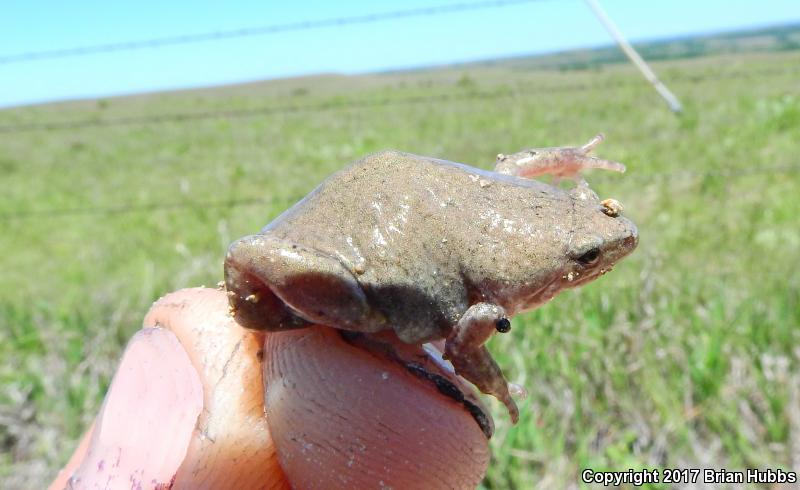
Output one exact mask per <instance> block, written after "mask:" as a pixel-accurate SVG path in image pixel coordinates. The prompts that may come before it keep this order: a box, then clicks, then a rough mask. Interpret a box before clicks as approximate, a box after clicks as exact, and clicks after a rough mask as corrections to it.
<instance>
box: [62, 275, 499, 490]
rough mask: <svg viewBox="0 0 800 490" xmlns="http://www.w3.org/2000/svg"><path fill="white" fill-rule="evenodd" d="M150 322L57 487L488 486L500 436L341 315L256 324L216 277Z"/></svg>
mask: <svg viewBox="0 0 800 490" xmlns="http://www.w3.org/2000/svg"><path fill="white" fill-rule="evenodd" d="M144 325H145V328H144V329H143V330H141V331H140V332H138V333H137V334H136V335H135V336H134V337H133V339H132V340H131V342H130V343H129V344H128V346H127V348H126V350H125V353H124V354H123V357H122V360H121V362H120V366H119V368H118V371H117V374H116V375H115V377H114V380H113V382H112V384H111V386H110V388H109V392H108V394H107V395H106V400H105V401H104V403H103V407H102V409H101V411H100V414H99V415H98V417H97V419H96V421H95V424H94V426H93V428H91V429H90V430H89V431H88V432H87V434H86V435H85V436H84V439H83V441H82V442H81V444H80V445H79V447H78V449H77V450H76V451H75V454H74V455H73V456H72V458H71V459H70V461H69V463H68V464H67V466H66V467H65V468H64V469H63V470H62V471H61V472H60V473H59V475H58V477H57V478H56V480H55V481H54V482H53V483H52V484H51V486H50V488H51V489H61V488H64V487H65V486H69V485H71V486H72V487H71V488H95V487H97V488H137V486H136V484H139V485H141V487H140V488H159V487H158V486H159V485H161V486H160V488H232V487H235V488H237V490H245V489H250V488H270V489H277V488H290V487H294V488H323V487H324V488H339V487H341V488H345V487H346V488H389V487H391V488H474V487H475V486H476V485H477V484H478V483H479V482H480V480H481V479H482V478H483V475H484V473H485V471H486V468H487V465H488V461H489V449H488V444H487V440H486V437H485V436H484V434H483V432H482V431H481V428H480V427H479V426H478V424H477V423H476V422H475V420H473V418H472V416H471V415H470V414H469V413H468V412H467V410H466V409H464V407H463V406H462V405H460V404H458V403H456V402H455V401H454V400H452V399H450V398H447V397H445V396H443V395H442V394H440V393H438V392H437V391H436V389H435V388H433V387H432V386H430V385H428V384H426V383H423V382H421V381H420V380H419V379H417V378H415V377H414V376H412V375H410V374H409V373H408V372H407V371H406V370H405V369H403V368H402V367H401V366H399V365H398V364H397V363H394V362H391V361H389V360H387V359H381V358H380V356H375V355H373V354H371V353H369V352H367V351H365V350H363V349H361V348H358V347H354V346H352V345H350V344H349V343H347V342H345V341H343V340H342V338H341V336H340V335H339V334H338V333H337V332H336V331H335V330H333V329H330V328H327V327H321V326H317V327H312V328H307V329H301V330H295V331H290V332H281V333H277V334H269V333H267V334H264V333H259V332H253V331H250V330H245V329H243V328H241V327H239V326H238V325H237V324H236V323H235V322H233V320H232V319H231V317H230V316H229V315H228V303H227V299H226V297H225V294H224V293H223V292H221V291H218V290H213V289H203V288H196V289H186V290H182V291H178V292H176V293H172V294H169V295H167V296H165V297H164V298H162V299H160V300H159V301H157V302H156V303H155V304H154V306H153V308H152V309H151V310H150V312H149V313H148V314H147V316H146V317H145V321H144ZM154 327H155V328H154ZM262 359H263V363H262ZM262 367H263V374H262ZM265 413H266V414H267V415H266V416H265ZM170 485H172V486H170Z"/></svg>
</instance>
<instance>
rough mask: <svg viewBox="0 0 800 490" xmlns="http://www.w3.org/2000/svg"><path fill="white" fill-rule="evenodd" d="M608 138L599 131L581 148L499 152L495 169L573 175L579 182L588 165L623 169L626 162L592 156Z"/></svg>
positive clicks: (529, 175)
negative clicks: (509, 153)
mask: <svg viewBox="0 0 800 490" xmlns="http://www.w3.org/2000/svg"><path fill="white" fill-rule="evenodd" d="M604 139H605V137H604V136H603V134H602V133H598V134H597V135H595V137H594V138H592V139H591V140H589V142H588V143H586V144H585V145H583V146H580V147H577V148H576V147H559V148H534V149H531V150H524V151H520V152H518V153H514V154H512V155H503V154H500V155H497V163H496V165H495V172H498V173H501V174H505V175H513V176H516V177H523V178H528V179H532V178H535V177H538V176H540V175H545V174H550V175H554V176H555V177H556V178H557V179H561V178H570V179H573V180H576V181H579V180H580V178H579V177H578V174H579V173H580V172H581V170H584V169H588V168H599V169H604V170H612V171H615V172H624V171H625V165H623V164H621V163H619V162H615V161H612V160H604V159H602V158H597V157H593V156H590V155H589V152H591V151H592V150H594V149H595V148H597V146H598V145H599V144H600V143H602V142H603V140H604Z"/></svg>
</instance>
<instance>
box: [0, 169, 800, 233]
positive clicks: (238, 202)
mask: <svg viewBox="0 0 800 490" xmlns="http://www.w3.org/2000/svg"><path fill="white" fill-rule="evenodd" d="M794 172H800V163H797V164H794V165H791V164H788V165H773V166H768V167H748V168H728V169H724V168H723V169H713V170H702V171H698V170H678V171H672V172H651V173H644V174H633V175H628V176H626V177H625V180H637V181H659V180H667V179H678V178H703V177H731V178H736V177H743V176H747V175H758V174H784V173H794ZM274 202H276V199H273V198H242V199H227V200H221V201H197V200H187V201H178V202H158V203H143V204H125V205H116V206H106V207H100V206H98V207H83V208H67V209H41V210H27V211H18V212H11V213H0V220H4V221H11V220H27V219H35V218H45V219H47V218H61V217H75V216H97V215H118V214H131V213H142V212H156V211H182V212H183V211H197V212H202V211H206V210H209V209H220V208H223V209H224V208H235V207H241V206H252V205H257V204H271V203H274Z"/></svg>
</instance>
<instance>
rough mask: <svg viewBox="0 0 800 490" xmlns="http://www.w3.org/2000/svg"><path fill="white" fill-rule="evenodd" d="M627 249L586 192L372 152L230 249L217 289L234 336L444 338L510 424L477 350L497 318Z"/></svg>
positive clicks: (501, 393)
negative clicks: (389, 332) (224, 297)
mask: <svg viewBox="0 0 800 490" xmlns="http://www.w3.org/2000/svg"><path fill="white" fill-rule="evenodd" d="M567 150H569V151H572V150H574V149H571V148H570V149H564V151H567ZM506 173H513V172H506ZM611 214H613V213H611ZM636 244H637V231H636V227H635V226H634V225H633V223H631V222H630V221H629V220H628V219H626V218H623V217H619V216H611V215H609V213H606V212H604V208H603V206H602V205H601V203H600V200H599V199H598V197H597V196H596V195H595V193H594V192H593V191H591V190H590V189H589V188H588V187H587V186H586V185H585V184H579V185H578V186H576V187H575V188H574V189H572V190H570V191H566V190H562V189H559V188H557V187H553V186H550V185H547V184H544V183H541V182H537V181H534V180H530V179H526V178H520V177H516V176H513V175H503V174H501V173H497V172H487V171H484V170H479V169H476V168H472V167H469V166H466V165H462V164H458V163H453V162H447V161H443V160H436V159H432V158H428V157H422V156H416V155H410V154H406V153H400V152H396V151H384V152H381V153H376V154H373V155H369V156H367V157H366V158H364V159H362V160H360V161H358V162H355V163H354V164H352V165H351V166H349V167H347V168H345V169H344V170H342V171H340V172H338V173H336V174H334V175H332V176H331V177H329V178H328V179H327V180H326V181H325V182H323V183H322V184H321V185H320V186H319V187H317V188H316V189H315V190H314V191H313V192H311V193H310V194H309V195H308V196H306V197H305V198H304V199H303V200H302V201H300V202H299V203H297V204H296V205H294V206H293V207H292V208H290V209H289V210H287V211H286V212H285V213H283V214H282V215H281V216H279V217H278V218H277V219H275V220H274V221H273V222H272V223H270V224H269V225H268V226H267V227H266V228H264V229H263V230H262V231H261V232H260V233H259V234H257V235H252V236H248V237H244V238H242V239H240V240H238V241H236V242H234V243H233V244H232V245H231V247H230V249H229V251H228V254H227V256H226V260H225V280H226V285H227V289H228V291H229V292H228V294H229V297H230V303H231V307H232V312H233V314H234V316H235V318H236V320H237V322H239V323H240V324H241V325H243V326H245V327H249V328H255V329H266V330H282V329H289V328H301V327H304V326H307V325H309V324H311V323H320V324H324V325H330V326H333V327H337V328H341V329H346V330H353V331H358V332H365V333H370V332H379V331H382V330H386V329H393V330H394V331H395V332H396V334H397V336H398V337H399V338H400V339H401V340H402V341H404V342H407V343H421V342H427V341H431V340H434V339H446V348H445V355H446V356H447V357H448V359H449V360H450V361H451V362H452V363H453V366H454V367H455V369H456V372H457V373H458V374H460V375H461V376H463V377H465V378H466V379H468V380H469V381H471V382H472V383H474V384H475V385H476V386H477V387H478V388H479V389H480V390H481V391H483V392H484V393H490V394H492V395H495V396H496V397H497V398H498V399H500V400H501V401H502V402H503V403H505V405H506V406H507V407H508V410H509V413H510V414H511V417H512V420H514V421H516V419H517V417H518V411H517V407H516V405H515V403H514V401H513V400H512V399H511V397H510V395H509V391H508V384H507V383H506V381H505V379H504V377H503V374H502V372H501V371H500V369H499V368H498V366H497V364H496V363H495V362H494V360H493V359H492V357H491V355H490V354H489V352H488V350H486V348H485V346H484V343H485V342H486V341H487V340H488V339H489V338H490V336H491V335H492V334H493V333H494V332H495V331H496V330H497V331H507V330H508V322H507V320H506V318H507V317H510V316H512V315H515V314H516V313H519V312H521V311H524V310H529V309H532V308H535V307H536V306H538V305H540V304H542V303H544V302H546V301H548V300H549V299H551V298H552V297H553V296H555V295H556V294H557V293H558V292H559V291H561V290H562V289H565V288H571V287H575V286H579V285H581V284H584V283H586V282H589V281H591V280H593V279H594V278H596V277H598V276H599V275H600V274H603V273H604V272H606V271H608V270H609V269H610V268H611V266H612V265H613V264H614V263H615V262H617V261H618V260H619V259H621V258H622V257H624V256H625V255H627V254H629V253H630V252H631V251H632V250H633V249H634V248H635V247H636Z"/></svg>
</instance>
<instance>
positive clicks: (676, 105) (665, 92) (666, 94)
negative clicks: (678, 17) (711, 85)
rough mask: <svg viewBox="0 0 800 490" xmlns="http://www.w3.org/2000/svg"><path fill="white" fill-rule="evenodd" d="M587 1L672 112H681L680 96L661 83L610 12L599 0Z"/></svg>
mask: <svg viewBox="0 0 800 490" xmlns="http://www.w3.org/2000/svg"><path fill="white" fill-rule="evenodd" d="M585 1H586V3H587V4H588V5H589V8H591V9H592V11H593V12H594V14H595V15H596V16H597V18H598V19H599V20H600V23H602V24H603V27H605V28H606V30H607V31H608V33H609V34H611V37H613V38H614V40H615V41H616V42H617V44H619V47H620V48H621V49H622V52H623V53H625V55H626V56H627V57H628V59H630V60H631V61H632V62H633V64H634V65H636V68H638V69H639V71H641V72H642V75H644V77H645V78H646V79H647V81H648V82H650V83H652V84H653V87H655V89H656V91H657V92H658V93H659V94H660V95H661V97H663V98H664V100H666V101H667V105H669V108H670V109H671V110H672V112H675V113H680V112H681V111H683V109H682V108H681V103H680V102H678V98H677V97H675V94H673V93H672V92H670V91H669V89H668V88H667V86H666V85H664V84H663V83H661V80H659V79H658V77H656V74H655V73H653V70H651V69H650V67H649V66H648V65H647V63H646V62H645V61H644V60H643V59H642V57H641V56H639V53H637V52H636V50H635V49H633V46H631V45H630V43H629V42H628V41H626V40H625V38H624V37H623V35H622V33H621V32H620V31H619V29H617V26H615V25H614V23H613V22H612V21H611V19H610V18H609V17H608V14H606V12H605V11H604V10H603V8H602V7H601V6H600V4H599V3H598V2H597V0H585Z"/></svg>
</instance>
